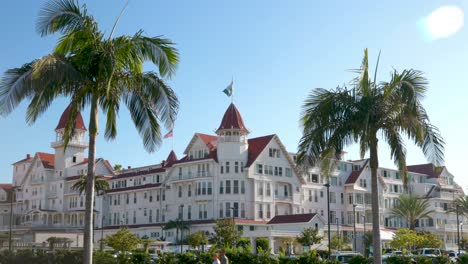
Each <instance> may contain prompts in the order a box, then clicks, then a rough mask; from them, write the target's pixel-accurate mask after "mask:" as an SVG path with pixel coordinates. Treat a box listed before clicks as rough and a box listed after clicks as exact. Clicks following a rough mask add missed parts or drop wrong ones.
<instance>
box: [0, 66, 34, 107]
mask: <svg viewBox="0 0 468 264" xmlns="http://www.w3.org/2000/svg"><path fill="white" fill-rule="evenodd" d="M34 63H35V61H32V62H29V63H26V64H24V65H23V66H21V67H19V68H13V69H9V70H7V71H6V72H5V75H4V76H3V77H2V79H1V80H0V114H1V115H8V114H10V113H11V112H12V111H13V110H14V109H15V108H16V107H17V106H18V104H19V103H20V102H21V101H22V100H23V99H25V98H28V97H29V96H31V95H32V94H33V85H32V71H33V65H34Z"/></svg>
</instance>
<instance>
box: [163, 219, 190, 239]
mask: <svg viewBox="0 0 468 264" xmlns="http://www.w3.org/2000/svg"><path fill="white" fill-rule="evenodd" d="M170 229H175V230H176V239H179V241H182V239H183V238H182V231H183V230H189V229H190V223H189V222H186V221H184V220H182V219H176V220H170V221H168V222H167V223H166V224H165V225H164V230H170ZM179 230H180V238H179Z"/></svg>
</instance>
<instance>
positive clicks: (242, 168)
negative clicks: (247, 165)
mask: <svg viewBox="0 0 468 264" xmlns="http://www.w3.org/2000/svg"><path fill="white" fill-rule="evenodd" d="M240 170H241V172H244V162H242V161H241V166H240Z"/></svg>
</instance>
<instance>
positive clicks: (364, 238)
mask: <svg viewBox="0 0 468 264" xmlns="http://www.w3.org/2000/svg"><path fill="white" fill-rule="evenodd" d="M362 222H363V223H364V234H363V235H362V244H363V247H364V256H366V255H367V254H366V212H364V215H362Z"/></svg>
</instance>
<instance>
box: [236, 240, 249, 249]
mask: <svg viewBox="0 0 468 264" xmlns="http://www.w3.org/2000/svg"><path fill="white" fill-rule="evenodd" d="M248 246H250V238H247V237H240V238H239V240H237V247H241V248H244V249H245V248H247V247H248Z"/></svg>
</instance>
